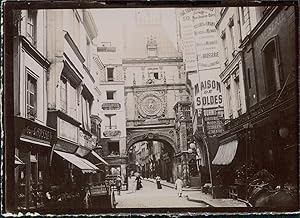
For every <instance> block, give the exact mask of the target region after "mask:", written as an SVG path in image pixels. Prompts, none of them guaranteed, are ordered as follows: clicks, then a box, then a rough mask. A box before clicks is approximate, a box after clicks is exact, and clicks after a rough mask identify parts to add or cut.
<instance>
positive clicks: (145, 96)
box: [137, 91, 166, 119]
mask: <svg viewBox="0 0 300 218" xmlns="http://www.w3.org/2000/svg"><path fill="white" fill-rule="evenodd" d="M164 95H165V93H164V92H163V91H162V92H158V91H152V92H144V93H142V94H140V95H139V96H138V97H137V102H138V104H137V109H138V113H139V115H140V116H141V117H143V118H147V119H151V118H152V119H154V118H159V117H162V115H163V114H164V112H165V109H166V102H165V98H164V97H165V96H164Z"/></svg>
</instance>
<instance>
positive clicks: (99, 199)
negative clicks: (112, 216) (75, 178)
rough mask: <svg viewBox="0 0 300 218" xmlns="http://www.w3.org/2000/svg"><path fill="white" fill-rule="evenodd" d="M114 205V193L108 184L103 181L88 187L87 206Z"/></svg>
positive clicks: (95, 207)
mask: <svg viewBox="0 0 300 218" xmlns="http://www.w3.org/2000/svg"><path fill="white" fill-rule="evenodd" d="M115 206H116V200H115V193H114V191H113V189H112V188H111V186H110V185H109V184H107V183H105V182H103V183H99V184H94V185H92V186H90V187H89V206H88V208H92V209H98V208H115Z"/></svg>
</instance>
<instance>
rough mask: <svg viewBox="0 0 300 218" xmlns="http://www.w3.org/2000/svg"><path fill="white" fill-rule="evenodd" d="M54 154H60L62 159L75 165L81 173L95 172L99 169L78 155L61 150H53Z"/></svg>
mask: <svg viewBox="0 0 300 218" xmlns="http://www.w3.org/2000/svg"><path fill="white" fill-rule="evenodd" d="M54 152H55V153H56V154H58V155H59V156H61V157H62V158H63V159H65V160H67V161H68V162H70V163H71V164H73V165H75V166H76V167H77V168H79V169H80V170H81V171H82V172H83V173H96V172H97V170H99V168H98V167H96V166H95V165H94V164H92V163H91V162H89V161H88V160H86V159H84V158H81V157H78V156H76V155H75V154H71V153H67V152H62V151H54Z"/></svg>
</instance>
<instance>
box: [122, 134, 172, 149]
mask: <svg viewBox="0 0 300 218" xmlns="http://www.w3.org/2000/svg"><path fill="white" fill-rule="evenodd" d="M141 141H158V142H163V143H165V144H167V145H169V147H171V148H172V149H173V151H174V153H176V145H175V140H174V131H173V130H169V131H157V130H156V131H151V130H144V131H128V132H127V143H126V153H128V150H129V149H130V148H131V147H132V146H133V145H134V144H135V143H137V142H141Z"/></svg>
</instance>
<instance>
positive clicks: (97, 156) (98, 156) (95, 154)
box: [91, 151, 108, 165]
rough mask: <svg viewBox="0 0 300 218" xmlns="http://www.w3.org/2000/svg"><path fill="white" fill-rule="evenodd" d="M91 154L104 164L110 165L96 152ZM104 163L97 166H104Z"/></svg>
mask: <svg viewBox="0 0 300 218" xmlns="http://www.w3.org/2000/svg"><path fill="white" fill-rule="evenodd" d="M91 153H92V155H93V156H94V157H96V158H97V159H98V160H100V161H101V162H102V163H103V164H105V165H108V163H107V162H106V161H105V160H104V159H103V158H102V157H100V155H99V154H97V153H96V152H95V151H92V152H91ZM102 163H98V164H96V165H99V164H102Z"/></svg>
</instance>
